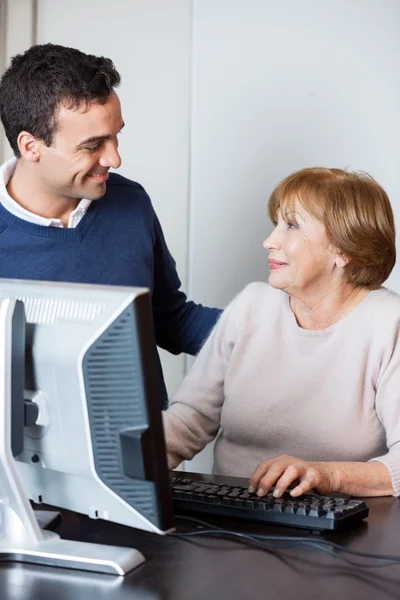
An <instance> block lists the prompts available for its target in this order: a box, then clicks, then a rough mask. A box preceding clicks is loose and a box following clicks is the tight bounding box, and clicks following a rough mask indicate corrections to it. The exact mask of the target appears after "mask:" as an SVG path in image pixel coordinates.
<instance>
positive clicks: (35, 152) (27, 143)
mask: <svg viewBox="0 0 400 600" xmlns="http://www.w3.org/2000/svg"><path fill="white" fill-rule="evenodd" d="M17 142H18V148H19V151H20V153H21V156H22V157H23V158H25V159H26V160H29V161H30V162H37V161H38V160H39V158H40V144H41V142H40V140H38V139H37V138H35V136H33V135H32V134H31V133H29V132H28V131H21V132H20V134H19V135H18V139H17Z"/></svg>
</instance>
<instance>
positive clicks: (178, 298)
mask: <svg viewBox="0 0 400 600" xmlns="http://www.w3.org/2000/svg"><path fill="white" fill-rule="evenodd" d="M154 233H155V239H154V291H153V298H152V303H153V315H154V329H155V335H156V342H157V345H158V346H160V347H161V348H164V349H165V350H168V351H169V352H172V354H180V353H181V352H186V353H187V354H197V353H198V352H199V350H200V348H201V347H202V345H203V343H204V342H205V340H206V339H207V337H208V335H209V333H210V331H211V329H212V328H213V327H214V325H215V323H216V321H217V320H218V317H219V316H220V314H221V312H222V311H220V310H219V309H216V308H208V307H206V306H202V305H201V304H196V303H195V302H191V301H188V300H187V298H186V295H185V294H184V293H183V292H182V291H180V289H179V288H180V287H181V282H180V279H179V277H178V273H177V271H176V265H175V261H174V259H173V258H172V256H171V254H170V252H169V250H168V247H167V245H166V243H165V239H164V235H163V232H162V229H161V225H160V223H159V221H158V219H157V216H156V215H155V214H154Z"/></svg>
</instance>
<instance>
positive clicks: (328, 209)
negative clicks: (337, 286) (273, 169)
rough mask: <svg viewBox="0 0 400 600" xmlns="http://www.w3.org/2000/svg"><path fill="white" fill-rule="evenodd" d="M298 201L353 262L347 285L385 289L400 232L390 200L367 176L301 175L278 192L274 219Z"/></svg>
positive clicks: (315, 171)
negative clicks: (381, 287)
mask: <svg viewBox="0 0 400 600" xmlns="http://www.w3.org/2000/svg"><path fill="white" fill-rule="evenodd" d="M296 200H298V201H299V202H300V204H302V205H303V207H304V208H305V209H306V210H307V211H308V212H309V213H311V214H312V215H313V216H314V217H315V218H316V219H318V220H319V221H320V222H321V223H323V225H324V226H325V228H326V233H327V236H328V239H329V241H330V243H331V244H332V246H333V248H334V249H335V252H337V253H339V254H342V255H343V256H344V257H345V258H346V259H347V260H348V263H347V265H346V266H345V268H344V275H345V278H346V281H347V282H349V283H353V284H354V285H362V286H365V287H367V288H369V289H377V288H379V287H380V286H381V285H382V283H383V282H384V281H386V279H387V278H388V277H389V275H390V273H391V271H392V269H393V267H394V265H395V262H396V231H395V225H394V216H393V211H392V207H391V205H390V201H389V198H388V196H387V194H386V192H385V191H384V189H383V188H382V187H381V186H380V185H379V184H378V183H377V182H376V181H375V179H373V178H372V177H371V176H370V175H368V174H367V173H362V172H360V173H358V172H351V171H345V170H342V169H327V168H323V167H315V168H310V169H302V170H301V171H296V172H295V173H292V174H291V175H289V176H288V177H286V178H285V179H284V180H283V181H281V182H280V183H279V184H278V186H277V187H276V188H275V189H274V191H273V192H272V194H271V197H270V199H269V203H268V210H269V216H270V218H271V220H272V221H274V220H275V219H276V216H277V213H278V210H279V209H281V208H284V207H287V208H288V209H289V210H293V207H294V204H295V202H296Z"/></svg>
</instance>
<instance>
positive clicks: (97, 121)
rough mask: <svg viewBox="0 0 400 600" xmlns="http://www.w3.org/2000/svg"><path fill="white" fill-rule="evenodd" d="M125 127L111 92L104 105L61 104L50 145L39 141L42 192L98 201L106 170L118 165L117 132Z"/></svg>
mask: <svg viewBox="0 0 400 600" xmlns="http://www.w3.org/2000/svg"><path fill="white" fill-rule="evenodd" d="M123 126H124V122H123V119H122V115H121V104H120V101H119V98H118V96H117V94H116V93H115V92H112V93H111V94H110V96H109V98H108V99H107V102H106V103H105V104H95V103H91V104H89V107H88V108H86V106H85V105H82V106H79V107H78V109H75V110H70V109H68V108H66V107H65V106H61V107H60V109H59V111H58V114H57V131H56V133H55V134H54V136H53V143H52V144H51V146H46V145H45V144H44V143H43V142H40V158H39V163H38V167H39V177H40V179H41V185H42V186H43V191H45V192H46V194H49V195H51V196H57V197H58V198H63V199H74V200H76V199H79V200H80V199H82V198H87V199H88V200H98V199H99V198H101V197H102V196H104V194H105V191H106V181H107V179H108V170H109V169H110V168H111V167H112V168H114V169H117V168H118V167H119V166H120V165H121V158H120V155H119V153H118V134H119V132H120V131H121V129H122V127H123Z"/></svg>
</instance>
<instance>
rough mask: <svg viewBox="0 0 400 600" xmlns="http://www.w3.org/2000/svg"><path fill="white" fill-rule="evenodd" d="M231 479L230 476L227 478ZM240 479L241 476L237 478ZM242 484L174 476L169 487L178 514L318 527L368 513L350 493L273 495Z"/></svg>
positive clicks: (349, 523)
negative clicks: (252, 490) (264, 493)
mask: <svg viewBox="0 0 400 600" xmlns="http://www.w3.org/2000/svg"><path fill="white" fill-rule="evenodd" d="M228 481H229V479H228ZM235 481H238V478H235ZM242 482H243V483H242V486H240V485H239V486H236V485H228V484H226V483H215V482H213V481H203V480H195V479H190V478H187V477H184V474H182V476H171V477H170V487H171V493H172V500H173V506H174V513H175V515H179V514H185V513H197V514H198V515H199V518H201V517H200V514H202V515H203V518H204V515H215V516H218V515H219V516H221V517H228V518H232V519H245V520H247V521H262V522H263V523H266V524H274V525H288V526H290V527H302V528H306V529H313V530H314V529H315V530H337V529H344V528H347V527H354V526H355V525H358V524H360V523H361V521H362V520H363V519H365V518H366V517H367V516H368V511H369V508H368V506H367V505H366V504H365V502H363V501H362V500H357V499H355V498H349V497H334V496H320V495H318V494H315V493H308V494H304V495H303V496H299V497H298V498H292V497H291V496H290V494H288V493H285V494H283V496H281V497H280V498H274V497H273V495H272V490H270V491H269V492H268V494H267V495H266V496H263V497H261V498H260V497H259V496H257V495H256V494H251V493H250V492H249V491H248V488H247V480H246V479H242Z"/></svg>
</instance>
